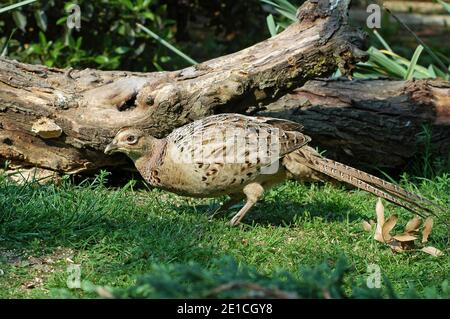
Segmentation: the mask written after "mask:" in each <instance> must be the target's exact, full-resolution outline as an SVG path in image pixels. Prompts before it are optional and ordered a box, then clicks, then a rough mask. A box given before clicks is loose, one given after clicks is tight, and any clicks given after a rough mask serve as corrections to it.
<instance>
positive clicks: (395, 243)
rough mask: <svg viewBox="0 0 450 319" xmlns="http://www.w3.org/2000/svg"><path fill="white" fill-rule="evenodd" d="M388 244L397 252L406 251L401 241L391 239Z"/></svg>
mask: <svg viewBox="0 0 450 319" xmlns="http://www.w3.org/2000/svg"><path fill="white" fill-rule="evenodd" d="M387 245H388V246H389V247H391V249H392V250H393V251H395V252H397V253H402V252H404V251H405V250H404V249H403V247H402V245H401V242H399V241H396V240H391V241H390V242H388V243H387Z"/></svg>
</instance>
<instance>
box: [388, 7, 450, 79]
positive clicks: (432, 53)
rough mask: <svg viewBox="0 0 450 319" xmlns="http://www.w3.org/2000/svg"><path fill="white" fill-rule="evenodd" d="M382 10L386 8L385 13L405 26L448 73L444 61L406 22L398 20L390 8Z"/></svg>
mask: <svg viewBox="0 0 450 319" xmlns="http://www.w3.org/2000/svg"><path fill="white" fill-rule="evenodd" d="M383 8H384V10H386V12H387V13H389V14H390V15H391V16H392V17H393V18H394V19H395V20H396V21H397V22H398V23H399V24H400V25H401V26H402V27H403V28H405V29H406V30H407V31H408V32H409V33H411V34H412V36H413V37H414V38H415V39H416V41H417V42H419V44H421V45H422V46H423V47H424V49H425V50H426V51H427V52H428V54H429V55H430V56H431V57H432V58H433V59H434V60H435V61H436V63H437V64H438V65H439V66H440V67H441V68H442V70H443V71H444V73H448V72H449V70H448V68H447V66H445V64H444V62H442V60H441V59H440V58H439V57H438V56H437V55H436V54H435V53H434V52H433V50H431V49H430V47H429V46H428V45H426V44H425V42H423V41H422V39H421V38H419V36H418V35H417V34H416V33H415V32H414V31H413V30H411V28H410V27H408V26H407V25H406V23H404V22H403V21H402V20H400V19H399V18H398V17H397V16H396V15H395V14H393V13H392V12H391V10H389V9H388V8H386V7H384V6H383Z"/></svg>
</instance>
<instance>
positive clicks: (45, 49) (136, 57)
mask: <svg viewBox="0 0 450 319" xmlns="http://www.w3.org/2000/svg"><path fill="white" fill-rule="evenodd" d="M9 2H11V3H12V2H13V1H9ZM76 3H77V4H78V5H79V6H80V8H81V28H80V30H77V29H76V28H74V29H69V28H68V27H67V25H66V20H67V17H68V16H69V14H70V12H67V11H66V10H67V9H68V7H69V5H70V4H71V3H69V2H68V3H65V2H61V1H54V0H50V1H40V2H36V3H32V4H30V5H27V6H24V7H21V8H20V9H17V10H14V11H12V12H8V13H3V14H2V16H0V18H1V21H0V33H1V34H3V35H9V34H10V33H11V32H12V30H13V28H14V25H15V27H16V28H18V30H17V31H16V32H15V35H14V37H13V38H12V39H11V40H10V41H9V43H8V52H9V54H8V55H9V56H10V57H11V58H15V59H18V60H20V61H23V62H29V63H41V64H45V65H48V66H58V67H68V66H71V67H95V68H101V69H117V68H119V67H120V68H125V69H130V70H133V69H136V68H138V69H140V70H142V71H145V70H147V69H148V68H151V63H152V62H153V64H154V65H159V64H163V65H164V63H167V62H169V61H170V57H169V56H168V54H167V52H165V50H164V49H162V48H161V47H160V46H159V45H156V44H155V42H154V40H152V39H151V38H150V37H149V36H148V35H146V34H145V33H143V32H139V31H138V30H137V28H136V26H135V24H136V23H137V22H139V23H141V24H143V25H146V26H148V27H149V28H153V29H154V30H157V32H158V33H159V34H160V35H161V36H162V37H164V38H167V39H172V38H173V36H174V32H173V30H172V27H173V25H174V21H172V20H170V19H168V18H167V6H166V5H161V4H158V2H157V1H151V0H137V1H134V2H132V1H129V0H102V1H87V0H80V1H77V2H76ZM6 39H7V36H6V37H3V38H1V42H3V43H5V41H6Z"/></svg>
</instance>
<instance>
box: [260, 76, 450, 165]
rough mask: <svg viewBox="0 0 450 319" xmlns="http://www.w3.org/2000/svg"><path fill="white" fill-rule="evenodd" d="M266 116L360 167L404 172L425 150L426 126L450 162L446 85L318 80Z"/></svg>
mask: <svg viewBox="0 0 450 319" xmlns="http://www.w3.org/2000/svg"><path fill="white" fill-rule="evenodd" d="M261 114H264V115H270V116H274V117H280V118H287V119H290V120H293V121H296V122H299V123H302V124H303V125H304V126H305V131H306V133H307V134H308V135H309V136H311V137H312V142H311V144H313V145H316V146H318V147H319V148H320V149H322V150H326V151H327V152H326V156H327V157H330V158H333V159H335V160H338V161H341V162H344V163H347V164H350V165H352V166H354V167H365V166H370V165H376V166H377V167H385V168H401V167H404V166H405V165H407V164H408V163H409V162H410V161H411V159H413V158H414V156H415V155H417V154H420V153H421V151H422V150H423V147H424V145H423V143H422V142H421V141H420V139H419V138H418V135H419V134H421V133H422V132H423V130H424V126H427V127H428V129H430V130H431V133H432V138H431V145H432V147H433V152H434V154H435V155H436V156H441V157H443V158H444V159H447V158H450V157H449V155H450V153H449V151H450V82H446V81H440V80H416V81H390V80H363V81H362V80H359V81H356V80H354V81H349V80H342V79H339V80H313V81H309V82H308V83H306V84H305V85H304V86H303V87H302V88H299V89H296V90H294V91H293V92H292V93H289V94H286V95H285V96H283V97H282V98H280V99H279V100H277V101H275V102H274V103H272V104H270V105H268V106H267V110H266V111H264V112H261Z"/></svg>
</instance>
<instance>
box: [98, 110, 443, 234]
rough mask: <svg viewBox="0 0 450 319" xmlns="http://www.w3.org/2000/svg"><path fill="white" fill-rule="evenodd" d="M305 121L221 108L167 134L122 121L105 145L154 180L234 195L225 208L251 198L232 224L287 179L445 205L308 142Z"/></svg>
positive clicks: (176, 188)
mask: <svg viewBox="0 0 450 319" xmlns="http://www.w3.org/2000/svg"><path fill="white" fill-rule="evenodd" d="M302 129H303V127H302V126H301V125H300V124H298V123H294V122H291V121H287V120H283V119H276V118H269V117H250V116H245V115H240V114H219V115H213V116H209V117H206V118H203V119H200V120H197V121H195V122H192V123H190V124H187V125H185V126H183V127H180V128H177V129H175V130H174V131H173V132H172V133H171V134H169V135H168V136H167V137H166V138H163V139H156V138H154V137H152V136H149V135H148V134H146V133H145V132H144V131H142V130H140V129H136V128H130V127H126V128H122V129H120V130H119V131H118V132H117V134H116V136H115V137H114V140H113V141H112V142H111V143H110V144H109V145H108V146H107V147H106V149H105V153H106V154H111V153H114V152H122V153H125V154H127V155H128V156H129V157H130V158H131V159H132V160H133V161H134V163H135V165H136V168H137V169H138V171H139V172H140V173H141V175H142V176H143V178H144V179H145V180H146V181H147V182H148V183H150V184H151V185H152V186H154V187H158V188H161V189H164V190H167V191H170V192H173V193H177V194H180V195H185V196H192V197H216V196H221V195H229V196H230V197H231V199H230V200H229V201H228V202H226V203H225V204H224V205H223V206H222V207H221V209H220V210H219V211H218V212H222V211H225V210H227V209H228V208H229V207H231V206H232V205H234V204H236V203H237V202H239V201H240V200H242V199H246V203H245V205H244V206H243V207H242V208H241V209H240V210H239V212H238V213H237V214H236V215H235V216H234V217H233V218H232V219H231V221H230V224H231V225H232V226H235V225H237V224H239V222H240V221H241V220H242V218H243V217H244V216H245V214H246V213H247V212H248V211H249V210H250V209H251V208H252V206H254V205H255V203H256V202H257V201H258V200H259V199H260V198H261V197H262V195H263V193H264V190H265V189H267V188H269V187H271V186H273V185H275V184H277V183H280V182H282V181H283V180H285V179H297V180H300V181H321V180H330V179H331V180H337V181H340V182H345V183H348V184H351V185H353V186H355V187H357V188H360V189H362V190H364V191H367V192H369V193H372V194H374V195H376V196H378V197H382V198H384V199H386V200H388V201H390V202H392V203H395V204H397V205H399V206H401V207H404V208H406V209H408V210H410V211H412V212H414V213H416V214H418V215H421V216H422V215H424V214H434V210H435V209H438V210H443V209H442V208H440V207H439V206H437V205H436V204H435V203H433V202H431V201H429V200H427V199H425V198H423V197H421V196H418V195H416V194H413V193H410V192H408V191H406V190H404V189H403V188H401V187H399V186H396V185H394V184H391V183H388V182H386V181H384V180H382V179H380V178H377V177H375V176H372V175H370V174H367V173H365V172H363V171H360V170H357V169H355V168H352V167H349V166H347V165H344V164H341V163H338V162H336V161H333V160H330V159H326V158H324V157H322V156H321V155H320V154H319V153H317V152H316V151H315V150H314V149H312V148H311V147H309V146H307V145H306V144H307V143H308V142H309V141H310V140H311V139H310V138H309V137H308V136H306V135H304V134H303V133H302Z"/></svg>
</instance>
